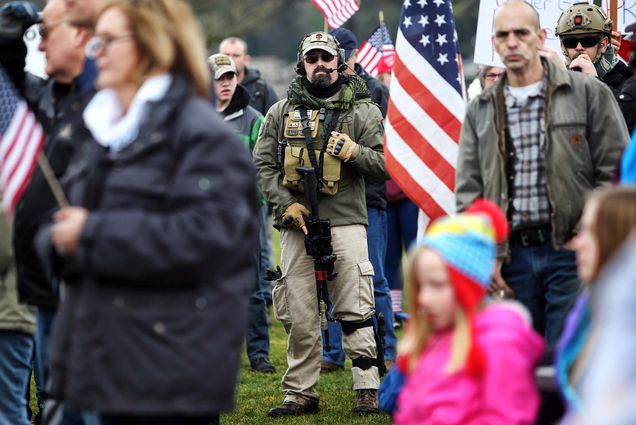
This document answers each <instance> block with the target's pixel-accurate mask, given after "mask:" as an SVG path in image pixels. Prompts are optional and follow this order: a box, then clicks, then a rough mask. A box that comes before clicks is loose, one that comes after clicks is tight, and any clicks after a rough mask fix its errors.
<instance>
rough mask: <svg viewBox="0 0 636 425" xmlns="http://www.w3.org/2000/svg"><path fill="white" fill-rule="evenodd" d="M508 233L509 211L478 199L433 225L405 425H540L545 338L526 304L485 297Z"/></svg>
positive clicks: (423, 257) (402, 359)
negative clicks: (537, 381)
mask: <svg viewBox="0 0 636 425" xmlns="http://www.w3.org/2000/svg"><path fill="white" fill-rule="evenodd" d="M507 233H508V225H507V222H506V219H505V217H504V216H503V214H502V213H501V211H500V210H499V209H498V208H497V207H496V206H495V205H494V204H492V203H490V202H488V201H478V202H476V203H475V204H474V205H473V206H472V207H471V208H469V209H468V210H467V211H466V212H465V213H463V214H458V215H457V216H454V217H444V218H442V219H439V220H437V221H436V222H434V223H433V224H432V225H431V227H430V228H429V230H428V232H427V234H426V235H425V237H424V239H423V241H422V243H420V244H419V245H418V246H417V247H416V248H414V250H413V252H412V253H411V255H410V266H409V275H410V279H409V282H408V283H407V284H408V285H409V291H408V294H409V307H410V312H411V320H410V322H409V326H408V328H407V330H406V333H405V337H404V341H403V344H402V345H401V346H400V350H399V353H400V356H399V358H398V366H399V367H400V369H401V370H402V372H404V373H405V374H406V375H407V380H406V383H405V385H404V387H403V388H402V391H401V392H400V395H399V397H398V402H397V412H396V414H395V416H394V420H395V423H396V424H397V425H409V424H448V425H450V424H457V425H460V424H461V425H471V424H489V425H497V424H505V425H514V424H532V423H534V420H535V417H536V414H537V411H538V407H539V394H538V391H537V389H536V387H535V385H534V379H533V370H534V365H535V364H536V362H537V361H538V359H539V357H540V356H541V354H542V352H543V349H544V343H543V340H542V339H541V337H540V336H539V335H538V334H536V333H535V332H534V331H533V329H532V325H531V324H530V319H529V315H528V313H527V312H526V311H525V310H524V309H523V307H521V305H519V304H517V303H512V302H488V301H487V300H486V299H485V296H486V291H487V288H488V286H489V285H490V282H491V277H492V273H493V268H494V265H495V255H496V246H495V245H496V243H497V242H502V241H503V240H504V239H505V238H506V236H507Z"/></svg>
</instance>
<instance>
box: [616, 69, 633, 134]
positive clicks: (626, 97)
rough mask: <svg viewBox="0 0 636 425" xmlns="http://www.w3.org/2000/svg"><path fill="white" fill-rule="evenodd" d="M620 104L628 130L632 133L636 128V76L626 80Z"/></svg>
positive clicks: (619, 98)
mask: <svg viewBox="0 0 636 425" xmlns="http://www.w3.org/2000/svg"><path fill="white" fill-rule="evenodd" d="M618 106H620V108H621V112H622V113H623V117H624V118H625V123H626V124H627V130H629V134H632V133H633V132H634V130H636V77H634V76H632V77H631V78H630V79H628V80H627V81H625V84H624V85H623V90H622V91H621V93H620V95H619V96H618Z"/></svg>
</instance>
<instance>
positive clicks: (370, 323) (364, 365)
mask: <svg viewBox="0 0 636 425" xmlns="http://www.w3.org/2000/svg"><path fill="white" fill-rule="evenodd" d="M375 318H376V320H375V321H374V320H373V317H369V318H368V319H367V320H365V321H363V322H349V321H346V320H340V324H341V325H342V332H343V333H344V334H345V335H351V334H352V333H354V332H355V331H356V330H358V329H362V328H368V327H373V336H374V338H375V345H376V353H377V357H376V358H375V359H372V358H369V357H364V356H361V357H358V358H356V359H351V363H352V365H353V367H359V368H360V369H362V370H367V369H369V368H370V367H372V366H377V368H378V372H379V374H380V377H383V376H384V374H385V373H386V366H385V365H384V315H383V314H382V313H376V314H375ZM376 321H377V323H376Z"/></svg>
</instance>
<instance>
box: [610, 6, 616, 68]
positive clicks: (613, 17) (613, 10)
mask: <svg viewBox="0 0 636 425" xmlns="http://www.w3.org/2000/svg"><path fill="white" fill-rule="evenodd" d="M616 3H617V1H616V0H610V2H609V4H610V19H611V20H612V31H618V5H617V4H616ZM611 43H612V37H611V35H610V45H611ZM614 56H618V50H617V49H614Z"/></svg>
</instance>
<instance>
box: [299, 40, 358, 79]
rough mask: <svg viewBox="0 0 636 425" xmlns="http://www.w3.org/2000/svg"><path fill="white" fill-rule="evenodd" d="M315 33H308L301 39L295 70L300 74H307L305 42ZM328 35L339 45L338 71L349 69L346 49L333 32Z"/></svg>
mask: <svg viewBox="0 0 636 425" xmlns="http://www.w3.org/2000/svg"><path fill="white" fill-rule="evenodd" d="M313 34H315V33H313V32H312V33H309V34H307V35H306V36H305V37H304V38H303V39H302V40H301V41H300V44H299V45H298V52H296V66H295V67H294V71H296V74H298V75H307V71H305V64H304V60H303V44H305V40H307V39H308V38H309V37H311V36H312V35H313ZM327 37H328V38H330V39H332V40H333V41H334V42H335V43H336V46H337V47H338V68H337V71H338V72H342V71H344V70H345V69H347V64H346V63H345V50H344V49H342V48H340V43H338V40H337V39H336V37H334V36H333V35H331V34H327Z"/></svg>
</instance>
